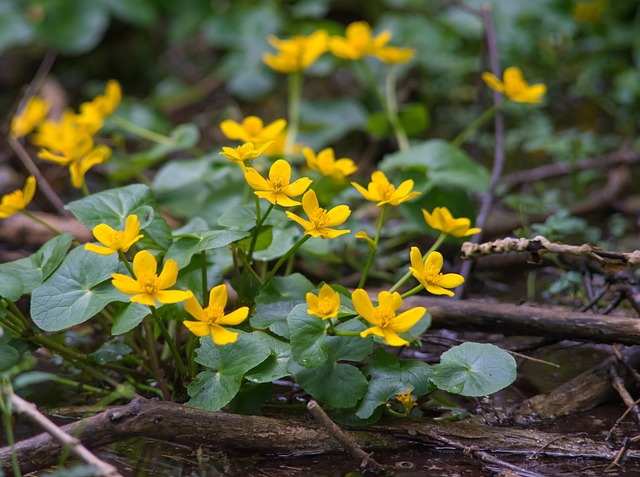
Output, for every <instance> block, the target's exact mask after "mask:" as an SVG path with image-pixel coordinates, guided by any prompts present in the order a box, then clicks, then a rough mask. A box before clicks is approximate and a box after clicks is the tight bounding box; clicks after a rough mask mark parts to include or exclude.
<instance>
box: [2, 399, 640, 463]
mask: <svg viewBox="0 0 640 477" xmlns="http://www.w3.org/2000/svg"><path fill="white" fill-rule="evenodd" d="M62 429H63V430H64V431H65V432H66V433H67V434H73V435H75V436H76V437H77V438H78V439H80V440H81V441H82V442H83V444H84V445H85V446H86V447H88V448H90V449H93V448H97V447H100V446H104V445H107V444H111V443H114V442H118V441H120V440H124V439H130V438H132V437H150V438H153V439H159V440H164V441H167V442H172V443H175V444H180V445H186V446H190V447H193V448H197V447H198V446H209V447H213V448H217V449H221V448H222V449H224V450H227V451H233V450H236V451H250V452H254V453H281V452H283V453H288V454H290V453H323V452H342V451H343V447H342V445H341V444H339V443H338V442H337V441H336V440H335V439H334V437H333V436H332V435H331V434H329V433H328V432H327V431H326V429H324V428H323V427H321V426H318V425H315V424H312V423H309V422H306V421H300V420H294V419H273V418H268V417H261V416H241V415H237V414H227V413H223V412H208V411H203V410H200V409H194V408H190V407H187V406H184V405H180V404H175V403H170V402H166V401H149V400H144V399H136V400H134V401H132V402H131V403H129V404H127V405H125V406H122V407H117V408H114V409H111V410H109V411H105V412H103V413H101V414H98V415H95V416H92V417H89V418H86V419H83V420H81V421H78V422H75V423H72V424H68V425H66V426H63V427H62ZM345 433H346V434H347V435H348V437H349V439H351V440H353V441H354V442H355V443H356V444H357V445H358V446H359V447H361V448H363V449H365V450H368V451H374V450H383V449H385V450H389V449H397V448H400V447H408V446H411V445H414V444H415V442H423V443H427V444H432V445H433V444H436V445H438V444H439V443H440V442H443V440H442V439H448V440H450V441H451V442H455V443H456V446H461V447H460V448H467V447H472V446H473V447H474V449H477V450H481V451H487V452H489V451H490V452H510V453H515V454H534V453H536V451H539V449H540V448H542V447H544V450H543V451H539V452H538V454H548V455H554V456H566V457H572V458H575V457H591V458H601V459H608V460H610V459H613V458H614V456H615V453H616V451H615V450H613V449H612V448H611V447H610V446H609V445H607V444H605V443H602V442H597V441H594V440H591V439H588V438H585V437H582V436H579V437H576V436H571V435H565V434H562V435H558V434H550V433H545V432H539V431H536V430H532V429H526V430H524V429H511V428H500V427H491V426H487V425H483V424H479V423H475V422H466V421H462V422H435V421H433V420H430V419H386V420H383V421H381V422H380V423H378V424H376V425H375V426H369V427H363V428H358V429H355V430H354V429H351V430H345ZM60 449H61V446H60V444H59V443H58V442H57V441H56V440H55V439H53V438H52V437H51V436H50V435H49V434H40V435H38V436H35V437H32V438H30V439H26V440H23V441H21V442H18V443H16V445H15V450H16V452H17V455H18V459H19V461H20V465H21V468H22V470H23V471H24V472H32V471H35V470H37V469H41V468H44V467H46V466H50V465H53V464H55V462H56V461H57V458H58V455H59V453H60ZM10 455H11V448H10V447H4V448H2V449H0V460H2V465H3V468H4V469H5V470H7V471H8V470H10V459H9V457H10ZM627 457H629V458H634V459H638V458H640V451H636V450H630V451H629V452H628V454H627Z"/></svg>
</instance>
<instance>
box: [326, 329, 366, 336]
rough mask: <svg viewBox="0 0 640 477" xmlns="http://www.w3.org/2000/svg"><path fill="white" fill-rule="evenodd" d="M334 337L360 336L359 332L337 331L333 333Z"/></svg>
mask: <svg viewBox="0 0 640 477" xmlns="http://www.w3.org/2000/svg"><path fill="white" fill-rule="evenodd" d="M333 336H360V332H359V331H340V330H335V331H334V332H333Z"/></svg>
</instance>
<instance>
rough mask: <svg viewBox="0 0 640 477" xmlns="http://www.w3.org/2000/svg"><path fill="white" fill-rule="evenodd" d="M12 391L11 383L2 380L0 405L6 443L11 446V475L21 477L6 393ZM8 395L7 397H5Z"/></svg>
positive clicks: (9, 400)
mask: <svg viewBox="0 0 640 477" xmlns="http://www.w3.org/2000/svg"><path fill="white" fill-rule="evenodd" d="M9 393H13V389H11V384H10V383H9V382H8V381H7V380H3V383H2V389H1V390H0V407H1V408H2V418H3V419H2V420H3V421H4V428H5V433H6V434H7V444H9V447H11V465H12V466H13V475H14V476H16V477H21V476H22V473H21V471H20V462H19V461H18V453H17V452H16V449H15V445H16V441H15V436H14V434H13V419H12V410H11V398H10V397H9V396H7V394H9ZM7 397H9V399H7Z"/></svg>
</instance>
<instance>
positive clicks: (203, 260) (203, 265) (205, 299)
mask: <svg viewBox="0 0 640 477" xmlns="http://www.w3.org/2000/svg"><path fill="white" fill-rule="evenodd" d="M200 272H201V274H202V303H203V304H204V307H205V308H206V307H208V306H209V293H208V292H209V284H208V283H207V252H206V251H205V250H203V251H201V252H200Z"/></svg>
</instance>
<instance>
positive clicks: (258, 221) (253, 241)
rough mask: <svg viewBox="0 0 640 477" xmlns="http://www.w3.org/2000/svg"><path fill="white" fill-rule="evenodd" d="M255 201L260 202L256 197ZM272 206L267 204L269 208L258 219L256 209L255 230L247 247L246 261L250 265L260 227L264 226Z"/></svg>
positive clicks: (258, 215) (258, 212)
mask: <svg viewBox="0 0 640 477" xmlns="http://www.w3.org/2000/svg"><path fill="white" fill-rule="evenodd" d="M256 200H260V199H258V197H257V196H256ZM273 206H274V204H269V208H268V209H267V211H266V212H265V213H264V215H263V216H262V217H260V209H259V208H258V209H256V210H257V217H256V230H255V232H254V233H253V237H251V245H250V246H249V253H248V254H247V261H248V262H249V263H251V261H252V260H253V252H254V250H255V248H256V243H257V242H258V235H259V234H260V227H262V225H263V224H264V221H265V220H267V217H268V216H269V214H270V213H271V211H272V210H273ZM258 207H259V206H258Z"/></svg>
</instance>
